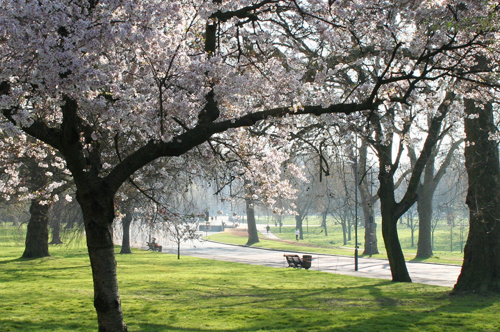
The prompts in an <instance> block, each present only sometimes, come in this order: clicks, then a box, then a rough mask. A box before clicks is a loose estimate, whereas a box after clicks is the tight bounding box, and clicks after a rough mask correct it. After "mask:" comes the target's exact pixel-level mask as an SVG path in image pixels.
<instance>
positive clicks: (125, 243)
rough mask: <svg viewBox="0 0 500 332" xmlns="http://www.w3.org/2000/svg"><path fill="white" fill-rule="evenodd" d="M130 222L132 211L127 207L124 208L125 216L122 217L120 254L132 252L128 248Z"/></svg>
mask: <svg viewBox="0 0 500 332" xmlns="http://www.w3.org/2000/svg"><path fill="white" fill-rule="evenodd" d="M130 224H132V213H131V212H130V211H129V210H128V209H125V217H123V219H122V229H123V236H122V249H121V251H120V254H131V253H132V251H131V250H130Z"/></svg>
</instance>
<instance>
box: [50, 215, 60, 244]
mask: <svg viewBox="0 0 500 332" xmlns="http://www.w3.org/2000/svg"><path fill="white" fill-rule="evenodd" d="M50 228H51V229H52V241H50V243H49V244H62V243H63V242H62V240H61V219H60V216H57V217H56V216H52V220H51V221H50Z"/></svg>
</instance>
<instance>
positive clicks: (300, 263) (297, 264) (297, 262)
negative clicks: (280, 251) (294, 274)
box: [283, 254, 312, 270]
mask: <svg viewBox="0 0 500 332" xmlns="http://www.w3.org/2000/svg"><path fill="white" fill-rule="evenodd" d="M283 256H284V257H285V258H286V262H287V263H288V267H294V268H297V269H300V268H304V269H306V270H307V269H309V268H310V267H311V261H312V256H311V255H302V259H301V258H300V257H299V255H289V254H288V255H287V254H284V255H283Z"/></svg>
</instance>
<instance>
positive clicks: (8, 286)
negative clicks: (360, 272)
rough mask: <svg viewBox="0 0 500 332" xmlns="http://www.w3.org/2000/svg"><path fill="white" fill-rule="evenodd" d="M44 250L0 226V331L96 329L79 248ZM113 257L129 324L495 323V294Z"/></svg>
mask: <svg viewBox="0 0 500 332" xmlns="http://www.w3.org/2000/svg"><path fill="white" fill-rule="evenodd" d="M9 234H10V235H9ZM50 250H51V254H52V256H51V257H49V258H44V259H34V260H23V259H19V257H20V255H21V254H22V251H23V246H22V245H19V242H17V241H14V240H13V239H12V235H11V232H10V231H5V229H3V230H1V231H0V299H1V301H0V331H47V332H48V331H96V330H97V323H96V315H95V311H94V309H93V306H92V299H93V291H92V280H91V271H90V265H89V260H88V256H87V253H86V250H85V247H84V246H80V247H79V246H76V245H73V246H58V247H51V248H50ZM117 251H119V248H117ZM117 264H118V278H119V284H120V293H121V297H122V306H123V311H124V316H125V321H126V323H127V324H128V326H129V331H131V332H139V331H141V332H142V331H143V332H153V331H218V332H223V331H238V332H244V331H263V332H271V331H498V330H499V329H500V321H499V320H498V311H499V310H500V297H499V296H495V295H490V296H477V295H460V296H459V295H453V296H452V295H450V293H449V291H450V289H449V288H444V287H436V286H427V285H420V284H407V283H398V284H397V283H391V282H389V281H386V280H376V279H366V278H354V277H349V276H342V275H335V274H330V273H322V272H318V271H312V270H297V269H285V268H269V267H263V266H253V265H244V264H238V263H229V262H221V261H211V260H205V259H199V258H193V257H182V258H181V259H180V260H177V259H176V256H175V255H167V254H161V253H156V252H146V251H139V250H133V254H132V255H119V254H118V255H117Z"/></svg>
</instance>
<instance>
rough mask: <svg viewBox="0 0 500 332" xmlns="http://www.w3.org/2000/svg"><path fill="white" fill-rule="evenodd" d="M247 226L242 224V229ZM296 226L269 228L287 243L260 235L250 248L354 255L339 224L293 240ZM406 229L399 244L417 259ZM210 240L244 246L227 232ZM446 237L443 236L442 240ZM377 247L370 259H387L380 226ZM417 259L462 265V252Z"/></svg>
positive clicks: (316, 227) (360, 237) (313, 227)
mask: <svg viewBox="0 0 500 332" xmlns="http://www.w3.org/2000/svg"><path fill="white" fill-rule="evenodd" d="M245 226H246V225H242V227H243V228H244V227H245ZM294 231H295V228H294V227H292V226H283V227H281V228H280V227H275V226H272V227H271V232H272V233H273V234H274V235H276V236H277V237H279V238H280V239H282V240H284V241H287V242H279V241H274V240H268V239H266V238H265V237H263V236H260V242H259V243H256V244H253V245H252V246H253V247H262V248H270V249H277V250H293V251H304V252H314V253H321V254H331V255H347V256H352V255H354V233H352V234H351V240H348V241H347V244H346V245H344V242H343V238H342V229H341V227H340V226H339V225H335V226H332V227H329V231H328V236H325V234H324V231H323V230H322V229H321V228H320V227H319V225H309V226H304V227H303V232H304V233H303V237H304V239H303V240H300V241H298V242H297V241H295V234H294ZM363 232H364V229H363V228H360V229H359V233H358V243H359V247H360V256H361V257H368V256H367V255H365V256H363V255H361V254H362V253H363V251H364V247H363V244H364V241H363V236H364V233H363ZM408 232H409V231H408V229H407V228H406V226H404V225H402V226H400V229H399V234H400V238H401V245H402V247H403V252H404V254H405V257H406V259H407V260H416V259H415V255H416V253H417V247H416V243H415V241H414V247H411V242H410V240H409V238H408V237H409V234H408ZM444 232H445V231H442V230H440V232H437V234H438V235H440V237H438V239H440V240H443V237H442V236H441V235H442V233H444ZM208 238H209V239H210V240H213V241H218V242H223V243H230V244H237V245H245V244H246V242H247V239H246V238H245V237H241V236H234V235H231V234H228V233H219V234H214V235H211V236H209V237H208ZM445 240H447V239H446V238H444V240H443V241H445ZM378 249H379V252H380V254H377V255H372V256H371V257H373V258H382V259H387V255H386V253H385V247H384V242H383V239H382V234H381V233H380V227H379V229H378ZM417 261H420V262H427V263H441V264H454V265H461V264H462V262H463V253H461V252H460V251H454V252H451V251H434V256H433V257H430V258H427V259H419V260H417Z"/></svg>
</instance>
